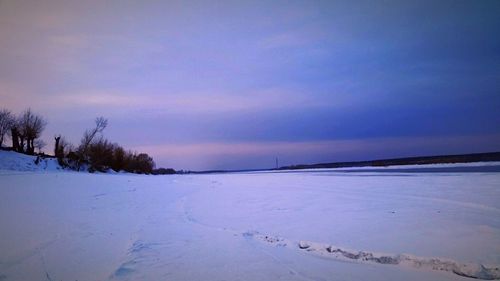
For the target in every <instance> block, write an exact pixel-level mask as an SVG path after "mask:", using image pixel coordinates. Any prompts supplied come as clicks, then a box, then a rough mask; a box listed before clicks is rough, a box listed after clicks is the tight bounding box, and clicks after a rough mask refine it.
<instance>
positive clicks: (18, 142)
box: [0, 108, 175, 174]
mask: <svg viewBox="0 0 500 281" xmlns="http://www.w3.org/2000/svg"><path fill="white" fill-rule="evenodd" d="M46 125H47V121H46V119H45V118H43V117H42V116H41V115H38V114H36V113H34V112H33V111H32V110H31V109H30V108H28V109H26V110H25V111H23V112H22V113H21V114H19V115H18V116H16V115H14V114H13V113H12V112H11V111H10V110H8V109H2V110H0V147H3V145H4V141H5V137H6V136H7V137H10V139H11V141H12V147H11V149H12V150H13V151H16V152H19V153H24V154H28V155H38V156H46V155H45V153H43V152H42V149H43V148H44V147H45V146H46V143H45V142H44V141H43V140H41V139H40V136H41V134H42V132H43V130H44V129H45V126H46ZM107 125H108V120H107V119H105V118H104V117H98V118H96V120H95V126H94V127H93V128H91V129H87V130H85V132H84V133H83V136H82V138H81V140H80V144H79V145H78V146H74V145H73V144H71V143H69V142H68V141H67V140H66V139H65V138H64V136H62V135H57V136H55V137H54V140H55V145H54V157H56V158H57V161H58V162H59V164H60V165H61V166H62V167H63V168H68V169H71V170H76V171H82V170H87V171H89V172H95V171H99V172H106V171H108V170H110V169H112V170H114V171H116V172H119V171H125V172H129V173H138V174H172V173H175V171H174V170H173V169H165V168H160V169H156V170H155V162H154V161H153V158H151V157H150V156H149V155H148V154H146V153H137V152H133V151H130V150H125V149H124V148H123V147H122V146H120V145H119V144H117V143H113V142H111V141H109V140H108V139H106V138H105V137H104V136H103V134H102V133H103V131H104V129H105V128H106V127H107ZM35 149H38V153H36V152H35Z"/></svg>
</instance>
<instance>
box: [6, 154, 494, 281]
mask: <svg viewBox="0 0 500 281" xmlns="http://www.w3.org/2000/svg"><path fill="white" fill-rule="evenodd" d="M2 153H3V152H2ZM0 160H1V159H0ZM2 165H3V164H2ZM0 167H2V170H3V171H1V172H0V198H1V200H2V201H1V203H0V280H2V281H3V280H278V279H281V280H472V279H471V278H469V277H475V278H482V279H492V278H497V279H498V278H500V276H499V270H498V267H499V265H500V173H497V172H488V173H479V172H473V173H472V172H469V173H415V172H412V173H405V172H383V173H380V172H376V171H372V172H365V171H361V172H352V171H350V172H340V171H316V172H315V171H294V172H286V173H283V172H278V173H274V172H261V173H234V174H205V175H173V176H141V175H127V174H113V175H107V174H87V173H76V172H67V171H57V169H52V170H51V171H39V170H38V169H33V170H32V171H25V172H16V173H12V172H11V171H10V170H6V168H5V167H6V165H3V166H0ZM8 167H13V166H12V165H9V166H8ZM14 167H15V165H14ZM9 171H10V172H9ZM465 276H469V277H465Z"/></svg>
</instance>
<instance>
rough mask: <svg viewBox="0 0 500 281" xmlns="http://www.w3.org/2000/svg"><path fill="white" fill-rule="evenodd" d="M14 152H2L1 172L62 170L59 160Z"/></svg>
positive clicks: (0, 157) (0, 156) (0, 159)
mask: <svg viewBox="0 0 500 281" xmlns="http://www.w3.org/2000/svg"><path fill="white" fill-rule="evenodd" d="M36 159H37V156H32V155H26V154H22V153H18V152H14V151H5V150H0V171H31V172H34V171H57V170H62V168H61V166H59V163H57V159H55V158H39V162H38V164H36Z"/></svg>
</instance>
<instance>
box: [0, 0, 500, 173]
mask: <svg viewBox="0 0 500 281" xmlns="http://www.w3.org/2000/svg"><path fill="white" fill-rule="evenodd" d="M499 14H500V2H499V1H486V0H485V1H247V2H245V1H219V2H213V1H0V100H1V104H2V106H3V107H7V108H10V109H12V110H13V111H15V112H20V111H21V110H23V109H24V108H26V107H31V108H32V109H33V110H34V111H36V112H39V113H40V114H42V115H44V116H46V118H47V119H48V121H49V125H48V127H47V129H46V131H45V133H44V138H45V139H46V141H47V142H48V143H49V144H50V145H52V141H51V140H52V139H53V135H55V134H59V133H60V134H63V135H64V136H66V137H67V138H68V139H69V140H71V141H72V142H73V143H75V144H77V143H78V141H79V138H80V137H81V135H82V132H83V131H84V130H85V128H87V127H90V126H92V123H93V119H94V118H95V117H96V116H101V115H102V116H105V117H107V118H108V119H109V128H108V129H107V130H106V131H105V136H106V137H108V138H109V139H111V140H112V141H116V142H118V143H120V144H121V145H123V146H125V147H128V148H132V149H136V150H138V151H145V152H147V153H149V154H150V155H152V156H153V157H154V159H155V160H156V162H157V163H158V165H159V166H168V167H174V168H177V169H228V168H235V169H239V168H265V167H272V166H273V165H274V159H275V157H278V158H279V159H280V163H281V164H283V165H286V164H298V163H315V162H330V161H349V160H365V159H372V158H384V157H400V156H415V155H426V154H447V153H469V152H484V151H495V150H496V151H498V150H500V126H499V125H498V124H500V113H499V108H500V36H498V34H500V17H498V15H499ZM46 150H49V148H47V149H46Z"/></svg>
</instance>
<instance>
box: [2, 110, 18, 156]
mask: <svg viewBox="0 0 500 281" xmlns="http://www.w3.org/2000/svg"><path fill="white" fill-rule="evenodd" d="M14 120H15V118H14V115H12V112H10V111H9V110H8V109H2V110H0V147H1V146H2V145H3V140H4V137H5V135H6V134H8V133H9V131H10V130H11V129H12V126H13V125H14Z"/></svg>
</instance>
